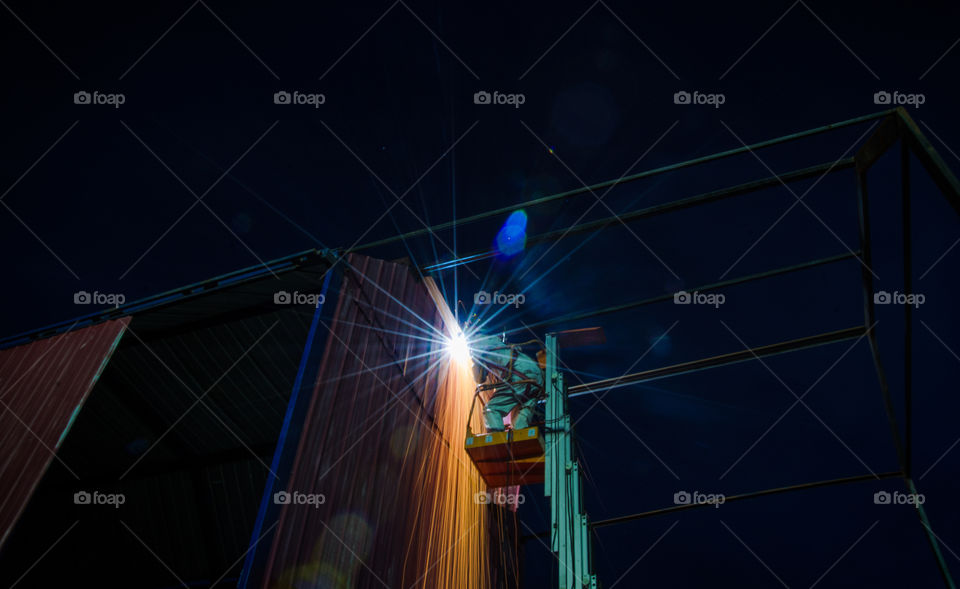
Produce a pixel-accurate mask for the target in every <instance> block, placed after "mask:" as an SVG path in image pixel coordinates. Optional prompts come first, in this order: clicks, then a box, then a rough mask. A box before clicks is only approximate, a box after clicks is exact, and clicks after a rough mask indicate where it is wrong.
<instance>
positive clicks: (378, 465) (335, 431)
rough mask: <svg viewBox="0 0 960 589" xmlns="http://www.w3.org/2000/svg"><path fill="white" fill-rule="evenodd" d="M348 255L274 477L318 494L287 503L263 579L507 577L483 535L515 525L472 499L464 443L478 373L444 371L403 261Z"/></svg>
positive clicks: (462, 588)
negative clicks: (279, 472)
mask: <svg viewBox="0 0 960 589" xmlns="http://www.w3.org/2000/svg"><path fill="white" fill-rule="evenodd" d="M346 262H347V264H346V265H347V266H349V268H348V269H346V270H345V271H344V272H345V274H344V279H343V282H342V286H341V288H340V293H339V298H338V300H337V307H336V310H335V312H334V319H333V321H332V323H331V324H329V325H326V324H324V325H323V326H322V328H321V329H320V333H321V334H323V335H325V336H326V342H327V344H326V347H325V350H324V356H323V359H322V361H321V365H320V369H319V375H318V377H317V383H316V386H315V388H314V391H313V397H312V399H311V401H310V406H309V408H308V409H307V414H306V416H305V421H304V427H303V433H302V436H301V438H300V442H299V447H298V448H297V449H296V456H295V459H294V461H293V467H292V471H291V473H290V475H289V477H285V479H284V480H283V482H282V484H280V485H278V487H277V488H278V489H283V490H284V491H283V492H286V493H289V494H291V495H292V494H294V493H301V494H311V493H313V494H322V495H323V498H324V501H323V502H322V503H316V504H313V505H310V504H299V505H298V504H296V502H295V501H291V502H290V503H289V504H285V505H283V507H282V509H281V512H280V515H279V521H278V524H277V527H276V533H275V534H274V536H273V540H272V546H270V547H269V557H268V558H267V563H266V567H265V571H264V572H263V574H262V575H258V577H260V578H261V582H260V584H259V586H260V587H264V588H271V589H273V588H294V587H307V586H309V587H383V586H389V587H431V588H436V587H456V588H458V589H469V588H475V587H483V588H490V587H500V586H506V584H505V583H502V582H498V581H497V580H496V579H497V578H498V577H515V573H514V572H513V570H511V571H510V572H506V571H505V568H507V567H509V568H511V569H513V568H515V563H511V562H508V561H509V560H510V559H509V558H506V559H505V558H503V557H502V556H501V555H500V554H499V553H498V552H497V551H496V550H492V549H491V544H492V543H494V542H496V543H500V542H503V541H505V540H504V537H505V536H510V537H511V538H512V536H513V534H514V533H515V531H513V529H512V525H513V524H514V523H515V522H514V521H513V520H514V519H515V515H514V514H512V513H509V512H507V511H506V510H503V509H496V508H489V507H488V506H485V505H477V503H478V501H477V500H476V497H475V495H476V494H477V492H478V491H479V492H482V491H484V490H485V486H484V485H483V483H482V479H480V478H479V475H478V474H477V473H476V471H475V469H474V468H473V466H472V464H471V463H470V461H469V458H468V457H467V456H466V453H465V451H464V449H463V444H464V437H465V429H466V418H467V415H468V411H467V408H468V407H469V401H470V400H471V397H472V390H473V383H472V378H471V380H470V383H469V386H468V383H466V382H463V381H460V382H453V380H452V378H453V377H451V373H452V372H453V369H449V368H448V367H447V364H446V363H449V361H450V360H449V358H446V359H444V357H443V342H442V337H443V335H442V334H443V329H444V327H443V321H442V319H441V316H440V313H439V312H438V308H437V303H435V302H434V301H433V299H432V298H431V297H430V295H429V293H428V291H427V289H426V288H425V286H424V284H423V283H422V282H421V281H420V280H419V278H418V277H417V276H416V274H415V273H414V272H413V270H412V269H411V268H410V267H408V266H405V265H402V264H395V263H389V262H383V261H380V260H375V259H372V258H367V257H364V256H358V255H350V256H349V257H348V258H347V260H346ZM463 373H464V374H469V369H468V368H465V369H464V372H463ZM453 397H456V398H453ZM508 543H509V544H510V545H511V546H512V540H511V541H509V542H508Z"/></svg>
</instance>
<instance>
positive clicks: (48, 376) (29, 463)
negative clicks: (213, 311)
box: [0, 318, 129, 546]
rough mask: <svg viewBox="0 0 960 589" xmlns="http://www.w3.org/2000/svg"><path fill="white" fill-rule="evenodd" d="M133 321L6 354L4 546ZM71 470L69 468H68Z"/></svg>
mask: <svg viewBox="0 0 960 589" xmlns="http://www.w3.org/2000/svg"><path fill="white" fill-rule="evenodd" d="M128 322H129V319H126V318H125V319H120V320H115V321H109V322H107V323H102V324H100V325H96V326H93V327H88V328H85V329H80V330H77V331H72V332H68V333H64V334H62V335H59V336H57V337H54V338H49V339H44V340H40V341H37V342H34V343H30V344H26V345H22V346H17V347H15V348H11V349H8V350H3V351H0V404H2V408H3V411H2V413H0V448H2V449H3V460H2V462H0V480H2V481H3V485H4V495H3V500H2V501H0V531H2V536H0V546H2V545H3V544H4V543H5V542H6V540H7V538H8V537H9V535H10V531H11V530H12V528H13V525H14V524H15V523H16V521H17V519H18V518H19V516H20V514H21V513H22V511H23V509H24V507H25V506H26V504H27V502H28V501H29V499H30V496H31V494H32V493H33V490H34V488H35V487H36V486H37V484H38V483H39V482H40V479H41V478H42V477H43V475H44V473H45V472H46V471H47V468H48V467H49V465H50V463H51V461H53V459H54V456H55V452H56V450H57V449H58V448H59V447H60V444H61V442H62V441H63V438H64V436H65V435H66V433H67V431H68V430H69V429H70V427H71V425H73V420H74V418H75V417H76V415H77V412H78V411H79V410H80V408H81V406H82V405H83V403H84V401H85V400H86V398H87V395H88V394H89V392H90V390H91V388H92V387H93V385H94V383H95V382H96V380H97V378H98V377H99V376H100V373H101V371H102V370H103V368H104V367H105V366H106V363H107V361H108V359H109V358H110V355H111V353H112V352H113V350H114V348H115V347H116V345H117V343H118V342H119V340H120V337H121V335H122V333H123V330H124V328H125V327H126V325H127V323H128ZM66 468H67V469H69V466H67V467H66Z"/></svg>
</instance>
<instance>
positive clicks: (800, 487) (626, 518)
mask: <svg viewBox="0 0 960 589" xmlns="http://www.w3.org/2000/svg"><path fill="white" fill-rule="evenodd" d="M900 477H903V473H902V472H899V471H891V472H884V473H879V474H876V475H874V474H861V475H856V476H852V477H843V478H839V479H828V480H823V481H812V482H809V483H800V484H797V485H788V486H786V487H774V488H772V489H763V490H762V491H752V492H750V493H741V494H739V495H725V496H724V499H723V502H724V504H727V503H730V502H733V501H743V500H744V499H756V498H757V497H767V496H769V495H778V494H780V493H790V492H793V491H805V490H808V489H816V488H819V487H830V486H834V485H845V484H849V483H862V482H864V481H871V480H877V481H879V480H884V479H893V478H900ZM713 505H714V504H713V503H684V504H682V505H671V506H670V507H662V508H660V509H652V510H650V511H644V512H641V513H632V514H630V515H621V516H619V517H612V518H610V519H604V520H600V521H595V522H590V524H589V525H590V528H591V529H596V528H603V527H606V526H613V525H616V524H623V523H627V522H632V521H636V520H638V519H644V518H648V517H654V516H657V515H664V514H667V513H674V512H677V511H686V510H689V509H697V508H700V507H713ZM549 534H550V532H549V531H543V532H537V533H534V534H525V535H523V536H521V537H520V540H521V541H525V540H529V539H531V538H545V537H547V536H548V535H549Z"/></svg>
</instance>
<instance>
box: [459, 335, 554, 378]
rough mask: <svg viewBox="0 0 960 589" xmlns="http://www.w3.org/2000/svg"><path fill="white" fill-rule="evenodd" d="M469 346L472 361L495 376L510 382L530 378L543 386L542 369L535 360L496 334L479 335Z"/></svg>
mask: <svg viewBox="0 0 960 589" xmlns="http://www.w3.org/2000/svg"><path fill="white" fill-rule="evenodd" d="M470 348H471V349H472V351H473V358H474V363H475V364H479V365H480V366H482V367H483V368H484V369H485V370H486V371H488V372H489V373H491V374H493V375H494V377H495V378H497V379H499V380H502V381H504V382H510V383H517V382H519V381H523V380H532V381H534V382H535V383H536V385H535V386H537V387H538V388H542V387H543V371H542V370H540V365H539V364H537V362H536V360H534V359H533V358H531V357H530V356H528V355H526V354H524V353H523V352H520V351H519V349H517V348H511V347H510V345H509V344H505V343H503V342H501V341H500V338H499V337H498V336H496V335H490V336H484V337H481V338H479V339H477V340H476V341H474V342H473V343H472V344H471V345H470Z"/></svg>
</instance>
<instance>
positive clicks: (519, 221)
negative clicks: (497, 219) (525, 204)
mask: <svg viewBox="0 0 960 589" xmlns="http://www.w3.org/2000/svg"><path fill="white" fill-rule="evenodd" d="M526 245H527V214H526V213H525V212H523V210H522V209H521V210H519V211H514V212H512V213H510V216H509V217H507V220H506V222H505V223H504V224H503V227H501V228H500V232H499V233H497V251H498V252H499V253H500V255H502V256H506V257H510V256H514V255H516V254H519V253H520V252H522V251H523V248H524V247H526Z"/></svg>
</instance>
